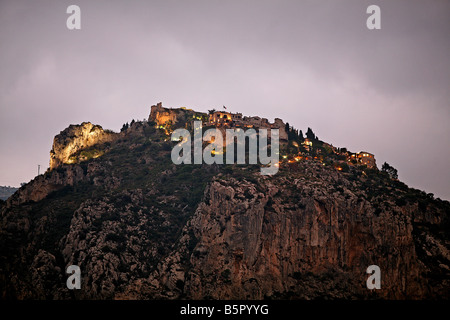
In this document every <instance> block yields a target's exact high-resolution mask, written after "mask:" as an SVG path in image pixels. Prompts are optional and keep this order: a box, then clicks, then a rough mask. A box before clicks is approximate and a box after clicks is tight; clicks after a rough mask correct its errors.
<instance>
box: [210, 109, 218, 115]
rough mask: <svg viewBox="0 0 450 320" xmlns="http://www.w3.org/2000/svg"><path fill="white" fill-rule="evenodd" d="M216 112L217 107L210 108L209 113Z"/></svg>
mask: <svg viewBox="0 0 450 320" xmlns="http://www.w3.org/2000/svg"><path fill="white" fill-rule="evenodd" d="M214 112H216V109H211V110H208V113H209V114H213V113H214Z"/></svg>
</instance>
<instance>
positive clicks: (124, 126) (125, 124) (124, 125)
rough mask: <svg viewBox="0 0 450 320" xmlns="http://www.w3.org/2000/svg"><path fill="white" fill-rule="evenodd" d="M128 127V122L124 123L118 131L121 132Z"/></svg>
mask: <svg viewBox="0 0 450 320" xmlns="http://www.w3.org/2000/svg"><path fill="white" fill-rule="evenodd" d="M128 127H129V125H128V122H127V123H124V124H123V126H122V129H120V132H123V131H125V130H127V129H128Z"/></svg>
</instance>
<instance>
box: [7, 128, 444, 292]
mask: <svg viewBox="0 0 450 320" xmlns="http://www.w3.org/2000/svg"><path fill="white" fill-rule="evenodd" d="M82 127H83V128H84V127H85V124H84V125H82ZM88 127H90V126H87V127H86V128H88ZM92 128H94V127H91V129H81V127H72V128H68V129H66V130H65V131H63V132H66V134H61V136H60V137H58V138H55V141H56V140H57V141H58V142H57V143H56V145H57V146H58V147H57V148H54V149H56V150H60V151H58V152H56V153H55V154H61V156H58V157H57V159H59V160H55V161H56V162H54V163H58V166H57V167H56V168H54V169H53V170H49V171H48V172H46V173H45V174H44V175H41V176H39V177H37V178H36V179H34V180H33V181H32V182H30V183H29V184H27V185H26V186H23V187H22V188H20V190H18V191H17V192H16V193H15V194H14V195H13V196H12V197H10V198H9V199H8V202H7V203H0V210H1V222H0V243H2V246H1V247H0V288H1V294H2V297H3V298H19V299H26V298H38V299H73V298H75V299H130V298H135V299H161V298H162V299H179V298H192V299H210V298H213V299H265V298H267V299H316V298H327V299H341V298H344V299H371V298H382V299H405V298H408V299H424V298H426V299H442V298H444V299H448V298H449V297H450V292H449V288H450V286H449V284H450V283H449V282H450V254H449V248H450V242H449V237H448V230H449V215H450V204H449V203H448V202H447V201H441V200H439V199H434V198H432V197H431V196H430V195H428V194H426V193H425V192H422V191H419V190H415V189H411V188H408V187H407V186H406V185H404V184H403V183H401V182H399V181H396V180H392V179H390V178H389V177H388V176H387V175H386V174H383V173H381V172H379V171H378V170H376V169H367V168H366V167H364V166H350V167H349V168H348V170H342V171H338V170H337V169H336V167H335V166H334V165H333V164H332V163H331V162H323V163H322V162H320V161H309V160H308V161H306V160H302V161H298V162H294V163H288V162H287V160H286V165H282V166H281V167H280V170H279V172H278V173H277V174H276V175H274V176H261V175H260V173H259V172H260V170H259V168H258V167H257V166H250V165H249V166H237V165H233V166H229V165H223V166H210V165H178V166H176V165H174V164H172V162H171V160H170V151H171V146H172V145H171V142H170V141H168V137H167V135H166V133H165V131H164V130H159V129H156V128H155V127H154V125H152V124H149V123H144V122H139V123H134V124H133V126H131V127H130V128H129V129H128V130H126V131H124V132H123V133H121V134H120V135H118V136H117V137H116V138H115V139H113V140H110V146H109V147H108V148H109V149H108V152H105V153H102V154H101V155H100V156H99V157H92V158H89V159H87V160H85V161H78V160H77V163H74V164H63V162H64V161H65V160H64V159H67V156H65V157H63V156H62V154H65V155H68V154H71V152H69V151H68V152H66V151H64V150H66V148H65V147H64V145H63V144H62V141H64V139H63V136H66V137H67V138H66V139H67V140H66V141H67V143H68V144H69V145H72V147H71V148H72V149H71V150H74V148H84V147H82V145H83V143H86V142H82V141H84V140H83V139H84V138H82V137H85V133H83V134H81V131H83V132H85V130H87V131H89V132H90V130H92ZM74 130H75V131H77V130H81V131H77V132H80V134H78V135H77V134H75V133H72V134H68V132H73V131H74ZM94 132H98V135H99V136H102V134H101V133H100V132H101V131H97V129H94ZM68 137H72V138H68ZM100 140H102V138H99V140H96V141H97V142H98V141H100ZM74 141H78V142H76V143H75V142H74ZM88 148H89V147H88ZM80 150H84V149H80ZM281 152H286V150H284V149H282V150H281ZM72 264H76V265H79V266H80V268H81V272H82V288H81V290H75V291H71V290H68V289H67V288H66V286H65V280H66V279H67V275H66V274H65V270H66V268H67V266H69V265H72ZM372 264H375V265H378V266H379V267H380V269H381V279H382V284H381V286H382V289H381V290H368V289H367V288H366V279H367V277H368V275H367V274H366V269H367V267H368V266H369V265H372Z"/></svg>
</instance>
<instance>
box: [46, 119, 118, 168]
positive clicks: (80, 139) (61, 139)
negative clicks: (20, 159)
mask: <svg viewBox="0 0 450 320" xmlns="http://www.w3.org/2000/svg"><path fill="white" fill-rule="evenodd" d="M114 137H115V134H114V133H112V132H109V131H108V132H107V131H104V130H103V128H102V127H101V126H99V125H93V124H92V123H90V122H83V123H82V124H81V125H70V126H69V127H68V128H66V129H64V130H63V131H61V132H60V134H58V135H57V136H55V138H54V140H53V147H52V150H51V151H50V170H52V169H54V168H56V167H58V166H59V165H61V164H64V163H72V161H71V160H70V156H72V155H73V154H75V153H76V152H77V151H79V150H82V149H84V148H86V147H90V146H93V145H95V144H99V143H104V142H108V141H111V140H113V139H114Z"/></svg>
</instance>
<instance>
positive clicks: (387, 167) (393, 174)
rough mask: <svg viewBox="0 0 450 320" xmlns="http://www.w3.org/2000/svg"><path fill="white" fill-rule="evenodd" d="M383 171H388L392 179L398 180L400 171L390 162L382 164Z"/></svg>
mask: <svg viewBox="0 0 450 320" xmlns="http://www.w3.org/2000/svg"><path fill="white" fill-rule="evenodd" d="M381 171H382V172H386V173H387V174H388V175H389V177H390V178H391V179H394V180H397V179H398V172H397V169H395V168H394V167H392V166H391V165H389V163H387V162H385V163H383V165H382V166H381Z"/></svg>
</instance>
